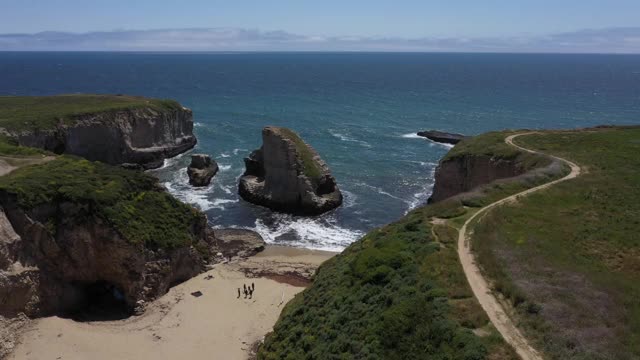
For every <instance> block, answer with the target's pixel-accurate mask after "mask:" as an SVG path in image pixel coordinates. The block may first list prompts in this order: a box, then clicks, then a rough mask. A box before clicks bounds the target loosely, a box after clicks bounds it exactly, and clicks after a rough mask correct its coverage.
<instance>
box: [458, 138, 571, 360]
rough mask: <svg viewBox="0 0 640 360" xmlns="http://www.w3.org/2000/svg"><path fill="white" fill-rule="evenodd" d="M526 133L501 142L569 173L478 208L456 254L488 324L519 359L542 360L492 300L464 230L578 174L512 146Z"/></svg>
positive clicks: (460, 235) (492, 297) (470, 219)
mask: <svg viewBox="0 0 640 360" xmlns="http://www.w3.org/2000/svg"><path fill="white" fill-rule="evenodd" d="M528 134H532V133H531V132H528V133H521V134H515V135H511V136H509V137H507V138H506V139H505V142H506V143H507V144H508V145H510V146H513V147H516V148H518V149H520V150H523V151H526V152H529V153H533V154H540V155H546V156H549V157H551V158H554V159H556V160H559V161H562V162H564V163H565V164H567V165H569V166H570V167H571V172H570V173H569V174H568V175H567V176H565V177H563V178H561V179H557V180H554V181H551V182H548V183H546V184H543V185H539V186H536V187H533V188H531V189H528V190H525V191H522V192H519V193H517V194H514V195H511V196H508V197H506V198H504V199H502V200H498V201H496V202H494V203H491V204H489V205H487V206H485V207H483V208H481V209H480V210H479V211H478V212H476V213H475V214H474V215H473V216H471V217H470V218H469V219H468V220H467V221H465V223H464V224H463V225H462V228H460V233H459V236H458V255H459V256H460V262H461V263H462V268H463V270H464V273H465V275H466V276H467V281H469V285H470V286H471V289H472V290H473V293H474V295H475V296H476V298H477V299H478V302H479V303H480V305H481V306H482V308H483V309H484V311H485V312H486V313H487V315H488V316H489V319H490V320H491V323H492V324H493V325H494V326H495V327H496V329H497V330H498V331H499V332H500V334H501V335H502V337H503V338H504V339H505V340H506V341H507V342H508V343H509V344H510V345H511V346H512V347H513V348H514V350H515V351H516V352H517V353H518V355H519V356H520V357H521V358H522V359H523V360H542V356H541V355H540V354H539V353H538V352H537V351H536V350H535V349H534V348H533V347H531V345H529V343H528V342H527V339H526V338H525V337H524V336H523V335H522V333H521V332H520V330H518V328H517V327H516V325H515V324H514V323H513V321H512V320H511V318H510V317H509V316H508V315H507V313H506V311H505V309H504V308H503V307H502V305H501V304H500V302H499V301H498V299H496V297H495V296H494V295H493V293H492V292H491V289H490V287H489V284H488V282H487V280H486V279H485V278H484V277H483V276H482V273H481V272H480V268H479V267H478V265H477V264H476V261H475V258H474V255H473V253H472V252H471V244H470V238H471V236H470V233H469V231H467V226H468V225H469V224H470V223H471V222H472V221H473V220H474V219H476V218H477V217H479V216H480V215H482V214H484V213H486V212H488V211H489V210H491V209H492V208H494V207H497V206H499V205H502V204H505V203H509V202H513V201H515V200H516V199H518V198H520V197H522V196H526V195H528V194H531V193H534V192H536V191H540V190H543V189H546V188H548V187H550V186H553V185H555V184H557V183H560V182H563V181H567V180H570V179H573V178H575V177H576V176H578V175H580V167H579V166H578V165H576V164H575V163H573V162H571V161H569V160H566V159H563V158H560V157H557V156H553V155H547V154H542V153H540V152H537V151H533V150H530V149H526V148H523V147H522V146H519V145H516V144H514V143H513V139H515V138H516V137H518V136H522V135H528Z"/></svg>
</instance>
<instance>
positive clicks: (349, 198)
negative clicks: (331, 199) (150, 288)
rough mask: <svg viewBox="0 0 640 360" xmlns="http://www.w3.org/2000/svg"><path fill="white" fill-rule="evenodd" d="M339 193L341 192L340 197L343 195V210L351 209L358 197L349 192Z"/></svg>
mask: <svg viewBox="0 0 640 360" xmlns="http://www.w3.org/2000/svg"><path fill="white" fill-rule="evenodd" d="M341 191H342V195H344V196H343V199H342V207H343V208H345V209H346V208H350V207H352V206H353V205H355V204H356V200H357V199H358V196H357V195H356V194H354V193H352V192H351V191H347V190H344V189H342V190H341Z"/></svg>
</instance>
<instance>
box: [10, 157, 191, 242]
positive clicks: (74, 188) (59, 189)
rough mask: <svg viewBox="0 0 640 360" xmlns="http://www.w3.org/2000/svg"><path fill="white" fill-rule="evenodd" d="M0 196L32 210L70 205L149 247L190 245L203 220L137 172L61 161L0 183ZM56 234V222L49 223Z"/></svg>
mask: <svg viewBox="0 0 640 360" xmlns="http://www.w3.org/2000/svg"><path fill="white" fill-rule="evenodd" d="M0 192H1V193H4V194H7V195H10V196H14V197H15V199H16V201H17V203H18V204H19V206H20V207H21V208H23V209H25V210H32V209H35V208H37V207H39V206H43V205H54V206H58V205H60V204H62V203H64V202H71V203H74V204H76V205H79V206H82V207H83V208H84V209H86V213H85V214H79V215H78V216H82V215H83V216H87V217H88V216H92V215H95V216H98V217H99V218H102V219H103V220H105V221H107V222H108V223H110V224H111V225H113V226H114V227H115V228H116V229H117V230H118V231H119V232H120V233H121V234H122V235H123V236H124V238H126V239H127V240H128V241H130V242H133V243H140V244H144V245H145V246H147V247H150V248H175V247H180V246H185V245H190V244H191V243H192V241H193V240H194V236H195V235H194V234H193V233H192V229H193V228H194V226H195V225H196V224H198V222H199V221H200V217H201V215H200V214H199V213H198V212H197V211H196V210H195V209H193V208H192V207H190V206H188V205H185V204H183V203H181V202H180V201H178V200H177V199H175V198H174V197H172V196H171V195H170V194H168V193H166V192H165V191H164V190H163V189H162V187H161V186H160V185H159V184H158V183H157V180H156V179H155V178H154V177H153V176H151V175H148V174H145V173H143V172H139V171H133V170H127V169H124V168H121V167H116V166H110V165H107V164H104V163H100V162H91V161H88V160H84V159H80V158H76V157H72V156H61V157H58V158H57V159H55V160H53V161H49V162H47V163H44V164H40V165H37V166H27V167H23V168H20V169H17V170H15V171H13V172H12V173H11V174H9V175H7V176H4V177H1V178H0ZM47 223H48V224H49V226H50V227H51V231H55V225H56V224H55V223H56V218H55V217H53V218H51V219H50V220H49V221H48V222H47Z"/></svg>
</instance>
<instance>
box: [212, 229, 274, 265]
mask: <svg viewBox="0 0 640 360" xmlns="http://www.w3.org/2000/svg"><path fill="white" fill-rule="evenodd" d="M213 236H214V238H215V244H216V247H217V248H218V250H219V251H220V252H221V253H222V255H223V256H225V257H229V258H231V257H235V256H240V257H248V256H252V255H255V254H257V253H259V252H261V251H262V250H264V247H265V245H266V243H265V242H264V239H262V236H260V234H258V233H257V232H255V231H251V230H244V229H216V230H213Z"/></svg>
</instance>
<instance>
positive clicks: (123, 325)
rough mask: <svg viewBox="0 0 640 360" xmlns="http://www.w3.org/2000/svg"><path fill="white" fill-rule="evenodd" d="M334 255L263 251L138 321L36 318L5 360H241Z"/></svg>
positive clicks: (163, 301) (162, 302) (211, 274)
mask: <svg viewBox="0 0 640 360" xmlns="http://www.w3.org/2000/svg"><path fill="white" fill-rule="evenodd" d="M333 255H335V253H331V252H324V251H313V250H304V249H295V248H287V247H278V246H268V247H267V248H266V250H265V251H264V252H262V253H260V254H258V255H256V256H254V257H251V258H248V259H244V260H241V261H238V262H231V263H227V264H217V265H215V266H214V267H213V268H212V269H211V270H210V271H208V272H206V273H203V274H200V275H199V276H197V277H195V278H193V279H191V280H189V281H187V282H185V283H183V284H180V285H178V286H175V287H174V288H172V289H171V290H170V291H169V292H168V293H167V294H166V295H164V296H163V297H161V298H160V299H158V300H157V301H155V302H153V303H151V304H149V305H148V307H147V310H146V311H145V313H144V314H143V315H141V316H134V317H130V318H128V319H125V320H119V321H106V322H87V323H80V322H75V321H73V320H69V319H63V318H60V317H55V316H54V317H48V318H42V319H38V320H35V321H32V322H31V323H30V324H29V325H28V326H27V327H26V328H25V329H24V333H23V334H22V338H21V341H20V342H19V343H18V345H17V346H16V348H15V350H14V351H13V354H12V355H11V356H9V359H15V360H18V359H33V360H35V359H38V360H41V359H54V360H56V359H61V360H62V359H64V360H73V359H78V360H80V359H83V360H84V359H94V360H100V359H105V360H106V359H139V360H144V359H189V360H197V359H222V360H233V359H247V358H248V357H249V356H250V354H251V351H252V346H253V345H254V344H255V343H257V342H258V341H260V340H261V339H262V338H263V337H264V335H265V334H267V333H268V332H269V331H271V329H272V327H273V325H274V324H275V322H276V320H277V319H278V316H279V315H280V312H281V311H282V308H283V306H284V304H286V303H287V302H288V301H289V300H290V299H291V298H293V296H294V295H296V294H297V293H299V292H300V291H302V290H303V289H304V286H305V285H306V284H307V283H308V280H307V278H308V276H309V275H310V274H312V273H313V272H314V271H315V269H316V268H317V267H318V266H319V265H320V264H321V263H322V262H324V261H325V260H327V259H328V258H330V257H331V256H333ZM254 276H257V277H254ZM252 282H253V283H254V284H255V293H254V295H253V299H244V295H242V296H241V297H240V298H237V297H238V291H237V288H239V287H240V288H241V287H242V286H243V284H247V285H249V284H251V283H252ZM196 292H201V293H202V294H201V295H200V296H194V295H198V294H197V293H196Z"/></svg>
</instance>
